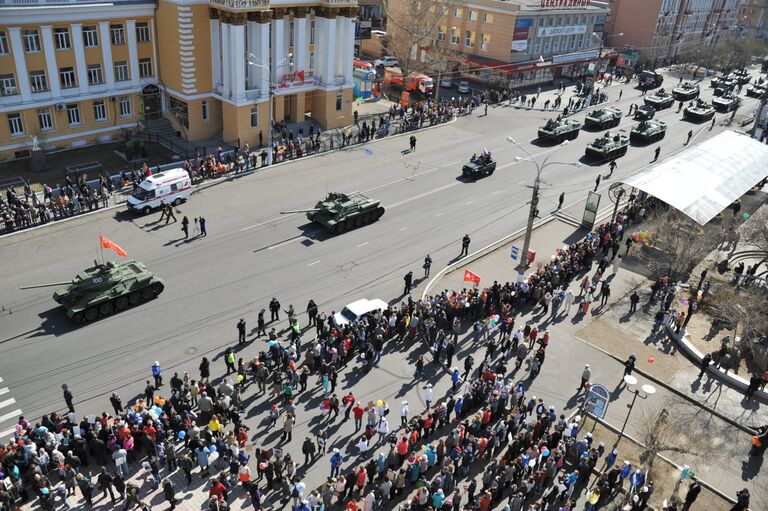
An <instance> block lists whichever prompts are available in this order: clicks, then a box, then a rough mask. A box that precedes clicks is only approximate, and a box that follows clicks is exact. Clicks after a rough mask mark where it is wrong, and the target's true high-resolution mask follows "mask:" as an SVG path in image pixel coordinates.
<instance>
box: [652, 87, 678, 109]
mask: <svg viewBox="0 0 768 511" xmlns="http://www.w3.org/2000/svg"><path fill="white" fill-rule="evenodd" d="M674 102H675V98H673V97H672V94H670V93H669V92H667V91H665V90H664V89H659V90H657V91H656V92H654V93H653V94H651V95H650V96H646V97H645V104H646V105H648V106H649V107H651V108H653V109H654V110H663V109H664V108H669V107H671V106H672V104H673V103H674Z"/></svg>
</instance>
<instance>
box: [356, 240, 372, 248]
mask: <svg viewBox="0 0 768 511" xmlns="http://www.w3.org/2000/svg"><path fill="white" fill-rule="evenodd" d="M368 243H370V242H368V241H364V242H362V243H360V244H359V245H358V246H357V248H360V247H364V246H366V245H367V244H368Z"/></svg>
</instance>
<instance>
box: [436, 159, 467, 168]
mask: <svg viewBox="0 0 768 511" xmlns="http://www.w3.org/2000/svg"><path fill="white" fill-rule="evenodd" d="M463 161H464V160H456V161H452V162H451V163H446V164H445V165H440V168H441V169H442V168H445V167H451V166H453V165H456V164H457V163H461V162H463Z"/></svg>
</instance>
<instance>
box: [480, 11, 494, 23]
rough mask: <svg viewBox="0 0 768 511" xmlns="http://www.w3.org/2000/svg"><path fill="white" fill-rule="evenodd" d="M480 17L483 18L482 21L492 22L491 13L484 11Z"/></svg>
mask: <svg viewBox="0 0 768 511" xmlns="http://www.w3.org/2000/svg"><path fill="white" fill-rule="evenodd" d="M481 19H482V20H483V23H493V14H488V13H487V12H484V13H483V16H482V18H481Z"/></svg>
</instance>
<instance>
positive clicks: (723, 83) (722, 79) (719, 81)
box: [709, 76, 736, 89]
mask: <svg viewBox="0 0 768 511" xmlns="http://www.w3.org/2000/svg"><path fill="white" fill-rule="evenodd" d="M709 85H710V87H712V88H714V89H717V88H718V87H720V88H724V87H727V88H731V89H733V88H734V87H736V80H732V79H731V78H730V77H728V76H718V77H717V78H713V79H712V81H711V82H709Z"/></svg>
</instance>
